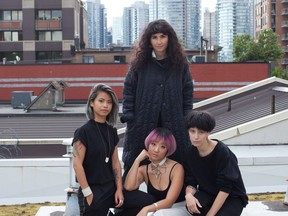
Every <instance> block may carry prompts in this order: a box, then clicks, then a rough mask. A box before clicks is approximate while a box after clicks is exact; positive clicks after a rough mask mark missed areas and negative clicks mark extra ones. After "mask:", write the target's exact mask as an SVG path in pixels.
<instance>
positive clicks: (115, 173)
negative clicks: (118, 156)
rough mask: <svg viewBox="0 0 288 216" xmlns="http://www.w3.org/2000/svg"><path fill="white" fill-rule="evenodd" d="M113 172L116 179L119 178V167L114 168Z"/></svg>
mask: <svg viewBox="0 0 288 216" xmlns="http://www.w3.org/2000/svg"><path fill="white" fill-rule="evenodd" d="M113 173H114V177H115V180H118V177H119V176H118V170H117V169H113Z"/></svg>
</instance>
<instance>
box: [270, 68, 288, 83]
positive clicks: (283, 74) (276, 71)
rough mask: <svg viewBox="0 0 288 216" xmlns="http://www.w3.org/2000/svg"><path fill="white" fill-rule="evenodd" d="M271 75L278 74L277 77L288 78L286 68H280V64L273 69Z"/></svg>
mask: <svg viewBox="0 0 288 216" xmlns="http://www.w3.org/2000/svg"><path fill="white" fill-rule="evenodd" d="M271 76H276V77H279V78H281V79H286V80H288V72H287V71H286V70H285V69H282V68H280V67H278V66H276V67H275V68H274V70H273V71H272V74H271Z"/></svg>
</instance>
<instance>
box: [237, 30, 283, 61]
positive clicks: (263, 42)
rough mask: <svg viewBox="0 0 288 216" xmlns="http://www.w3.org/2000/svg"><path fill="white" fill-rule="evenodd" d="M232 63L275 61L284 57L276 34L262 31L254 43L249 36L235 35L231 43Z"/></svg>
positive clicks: (270, 31)
mask: <svg viewBox="0 0 288 216" xmlns="http://www.w3.org/2000/svg"><path fill="white" fill-rule="evenodd" d="M233 55H234V61H236V62H245V61H253V60H254V61H255V60H262V61H276V60H277V59H279V58H281V57H282V56H283V55H284V52H283V51H282V49H281V47H280V45H279V43H278V40H277V34H276V33H275V32H273V31H272V30H271V29H265V30H262V31H261V32H260V34H259V37H258V41H254V40H253V38H252V37H251V36H250V35H249V34H244V35H237V36H235V37H234V43H233Z"/></svg>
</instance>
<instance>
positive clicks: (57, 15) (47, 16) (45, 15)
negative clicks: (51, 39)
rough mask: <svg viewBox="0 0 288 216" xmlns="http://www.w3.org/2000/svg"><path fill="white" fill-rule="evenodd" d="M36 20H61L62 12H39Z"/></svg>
mask: <svg viewBox="0 0 288 216" xmlns="http://www.w3.org/2000/svg"><path fill="white" fill-rule="evenodd" d="M36 19H40V20H51V19H56V20H61V19H62V11H61V10H39V11H38V13H37V15H36Z"/></svg>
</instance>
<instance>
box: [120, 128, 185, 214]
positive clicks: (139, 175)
mask: <svg viewBox="0 0 288 216" xmlns="http://www.w3.org/2000/svg"><path fill="white" fill-rule="evenodd" d="M145 148H146V149H144V150H142V152H141V153H140V154H139V155H138V157H137V158H136V159H135V161H134V163H133V165H132V167H131V169H130V170H129V172H128V174H127V177H126V179H125V183H124V188H125V191H124V197H125V202H124V204H123V208H124V211H122V212H120V213H117V215H125V216H130V215H131V216H132V215H133V216H135V215H137V216H147V215H148V214H149V213H150V214H149V215H151V214H152V215H154V216H156V215H175V212H173V211H171V210H172V209H173V208H175V209H177V206H178V205H177V204H178V203H183V204H182V205H181V206H185V204H184V202H183V201H184V200H185V198H184V190H183V189H184V188H183V182H184V168H183V166H182V165H181V164H180V163H178V162H176V161H174V160H172V159H169V156H170V155H172V154H173V153H174V152H175V150H176V141H175V138H174V136H173V134H172V132H171V131H170V130H168V129H166V128H162V127H159V128H156V129H154V130H153V131H152V132H150V134H149V135H148V136H147V137H146V139H145ZM146 159H148V160H149V161H150V163H149V164H145V165H141V164H140V163H141V162H142V161H143V160H146ZM142 183H145V184H146V185H147V193H146V192H143V191H140V190H138V188H139V186H140V185H141V184H142ZM174 203H176V204H174ZM171 207H172V208H171ZM168 209H169V212H170V213H171V214H166V213H164V212H165V211H166V210H168ZM163 211H164V212H163ZM179 211H180V212H179ZM181 211H183V213H184V214H185V208H182V209H178V210H177V214H176V215H183V214H181ZM161 212H162V213H161Z"/></svg>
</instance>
